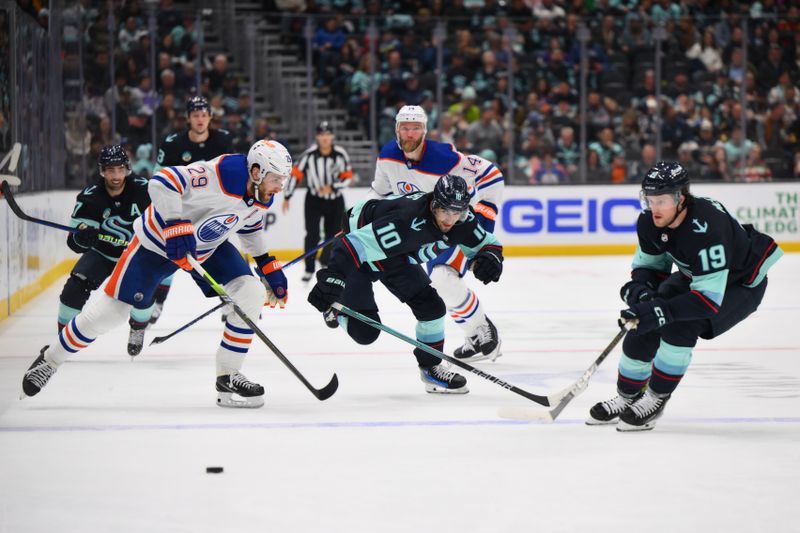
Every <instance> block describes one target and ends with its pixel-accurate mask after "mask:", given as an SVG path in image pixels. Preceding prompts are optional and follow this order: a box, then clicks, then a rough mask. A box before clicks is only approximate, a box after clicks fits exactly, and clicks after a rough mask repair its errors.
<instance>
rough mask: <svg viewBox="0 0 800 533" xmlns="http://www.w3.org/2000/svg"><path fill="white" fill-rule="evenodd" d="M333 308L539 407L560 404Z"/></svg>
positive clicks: (341, 307) (337, 306)
mask: <svg viewBox="0 0 800 533" xmlns="http://www.w3.org/2000/svg"><path fill="white" fill-rule="evenodd" d="M331 307H332V308H333V309H336V310H337V311H339V312H340V313H344V314H345V315H348V316H351V317H353V318H355V319H356V320H360V321H361V322H364V323H365V324H369V325H370V326H372V327H373V328H376V329H379V330H381V331H385V332H386V333H388V334H389V335H393V336H395V337H397V338H398V339H400V340H403V341H406V342H407V343H409V344H411V345H413V346H416V347H417V348H419V349H420V350H424V351H426V352H428V353H429V354H431V355H433V356H436V357H438V358H440V359H444V360H445V361H447V362H449V363H452V364H454V365H456V366H458V367H461V368H463V369H464V370H466V371H467V372H470V373H472V374H475V375H476V376H479V377H482V378H483V379H487V380H489V381H491V382H492V383H494V384H495V385H499V386H501V387H503V388H504V389H507V390H510V391H511V392H513V393H515V394H519V395H520V396H522V397H524V398H527V399H529V400H531V401H533V402H536V403H538V404H539V405H544V406H545V407H550V406H551V405H553V404H554V403H556V402H558V400H559V398H560V397H559V396H557V395H555V396H540V395H538V394H533V393H530V392H527V391H524V390H522V389H520V388H519V387H515V386H514V385H511V384H510V383H506V382H505V381H503V380H502V379H500V378H498V377H496V376H493V375H491V374H487V373H486V372H484V371H483V370H478V369H477V368H475V367H474V366H472V365H469V364H467V363H465V362H463V361H459V360H458V359H456V358H455V357H450V356H449V355H447V354H446V353H444V352H440V351H439V350H437V349H435V348H431V347H430V346H428V345H427V344H423V343H421V342H419V341H418V340H416V339H412V338H411V337H407V336H405V335H403V334H402V333H400V332H399V331H396V330H394V329H392V328H390V327H389V326H386V325H384V324H382V323H380V322H378V321H376V320H373V319H371V318H370V317H368V316H365V315H362V314H361V313H359V312H358V311H354V310H352V309H350V308H349V307H347V306H344V305H342V304H340V303H338V302H334V304H333V305H331Z"/></svg>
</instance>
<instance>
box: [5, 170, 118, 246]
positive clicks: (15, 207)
mask: <svg viewBox="0 0 800 533" xmlns="http://www.w3.org/2000/svg"><path fill="white" fill-rule="evenodd" d="M0 191H2V192H3V195H4V196H5V197H6V202H8V207H9V208H11V211H13V212H14V214H15V215H17V217H19V218H21V219H22V220H27V221H28V222H33V223H35V224H41V225H42V226H47V227H48V228H55V229H60V230H63V231H68V232H69V233H77V232H78V231H80V230H79V229H78V228H73V227H71V226H65V225H63V224H58V223H56V222H50V221H49V220H42V219H41V218H36V217H32V216H30V215H27V214H25V212H24V211H23V210H22V208H21V207H20V206H19V204H18V203H17V200H16V198H14V195H13V194H12V193H11V187H9V185H8V182H7V181H3V182H2V183H0ZM97 238H98V240H101V241H105V242H110V243H111V244H120V245H125V244H128V241H126V240H125V239H120V238H118V237H113V236H111V235H104V234H98V235H97Z"/></svg>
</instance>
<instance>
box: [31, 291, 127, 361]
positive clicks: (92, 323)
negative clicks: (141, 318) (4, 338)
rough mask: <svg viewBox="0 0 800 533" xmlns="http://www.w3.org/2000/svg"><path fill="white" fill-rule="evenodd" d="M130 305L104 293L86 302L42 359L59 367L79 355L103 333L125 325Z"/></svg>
mask: <svg viewBox="0 0 800 533" xmlns="http://www.w3.org/2000/svg"><path fill="white" fill-rule="evenodd" d="M130 309H131V305H130V304H126V303H125V302H121V301H119V300H115V299H114V298H112V297H111V296H108V295H107V294H105V293H102V294H100V295H98V297H97V298H96V299H92V300H89V302H87V304H86V305H85V306H84V308H83V311H81V312H80V313H79V314H78V315H77V316H76V317H75V318H73V319H72V320H70V321H69V322H68V323H67V325H66V327H65V328H64V329H62V330H61V331H60V332H59V334H58V342H53V343H51V344H50V348H48V350H47V351H46V352H45V354H44V357H45V359H47V360H48V361H51V362H52V363H54V364H55V365H57V366H58V365H61V363H63V362H64V361H66V360H67V359H68V358H69V357H70V356H71V355H72V354H74V353H77V352H79V351H80V350H82V349H84V348H86V347H87V346H89V344H91V343H92V342H94V340H95V339H96V338H97V337H99V336H100V335H102V334H104V333H108V332H109V331H111V330H112V329H114V328H115V327H117V326H119V325H120V324H123V323H124V322H126V321H127V318H128V313H129V312H130Z"/></svg>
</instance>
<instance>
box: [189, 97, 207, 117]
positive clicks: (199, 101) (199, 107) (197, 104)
mask: <svg viewBox="0 0 800 533" xmlns="http://www.w3.org/2000/svg"><path fill="white" fill-rule="evenodd" d="M192 111H206V112H207V113H209V114H210V113H211V106H210V105H209V104H208V99H207V98H206V97H205V96H192V97H191V98H189V101H188V102H186V116H189V115H191V114H192Z"/></svg>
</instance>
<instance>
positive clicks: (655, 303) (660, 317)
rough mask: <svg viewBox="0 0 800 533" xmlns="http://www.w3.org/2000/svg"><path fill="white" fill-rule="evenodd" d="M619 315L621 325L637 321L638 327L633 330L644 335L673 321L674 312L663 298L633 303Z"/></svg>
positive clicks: (632, 331) (635, 333) (636, 333)
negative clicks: (671, 311)
mask: <svg viewBox="0 0 800 533" xmlns="http://www.w3.org/2000/svg"><path fill="white" fill-rule="evenodd" d="M619 316H620V318H619V325H620V326H621V327H624V326H625V324H626V323H627V322H632V321H636V322H637V326H636V328H635V329H632V330H631V333H632V334H634V335H644V334H645V333H649V332H651V331H653V330H656V329H658V328H660V327H661V326H665V325H667V324H669V323H670V322H672V313H670V311H669V306H668V305H667V302H666V300H664V299H662V298H655V299H653V300H650V301H649V302H642V303H638V304H633V305H632V306H630V307H629V308H628V309H623V310H622V311H620V313H619Z"/></svg>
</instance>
